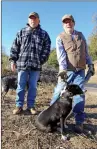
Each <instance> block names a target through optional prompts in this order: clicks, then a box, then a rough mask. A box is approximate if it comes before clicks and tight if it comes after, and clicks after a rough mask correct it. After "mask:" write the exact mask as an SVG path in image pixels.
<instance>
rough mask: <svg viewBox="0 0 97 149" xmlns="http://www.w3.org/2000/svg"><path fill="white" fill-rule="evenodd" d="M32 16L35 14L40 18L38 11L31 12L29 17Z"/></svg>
mask: <svg viewBox="0 0 97 149" xmlns="http://www.w3.org/2000/svg"><path fill="white" fill-rule="evenodd" d="M31 16H35V17H36V18H39V14H38V13H36V12H31V13H30V14H29V17H31Z"/></svg>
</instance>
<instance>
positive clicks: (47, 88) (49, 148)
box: [2, 84, 97, 149]
mask: <svg viewBox="0 0 97 149" xmlns="http://www.w3.org/2000/svg"><path fill="white" fill-rule="evenodd" d="M53 88H54V85H53V84H48V85H47V84H40V85H39V86H38V94H37V99H36V109H37V111H38V112H40V111H42V110H43V109H45V108H46V107H48V106H49V103H50V98H51V97H52V92H53ZM25 100H26V97H25ZM14 108H15V92H12V91H9V93H8V94H7V95H6V97H5V99H4V102H2V149H97V93H95V94H92V92H87V93H86V105H85V112H86V119H85V123H84V133H83V134H82V135H78V134H76V133H75V132H74V131H73V128H74V124H75V121H74V117H73V115H72V116H70V117H69V118H68V120H67V123H68V129H67V130H66V134H65V135H67V134H68V135H69V137H70V140H66V141H64V142H63V141H62V140H61V136H60V133H59V132H55V133H53V134H52V133H48V134H46V133H44V132H40V131H39V130H37V128H36V127H35V124H34V122H35V118H36V117H37V115H35V116H33V115H30V113H27V111H26V101H25V105H24V112H23V113H22V114H21V115H13V114H12V111H13V109H14Z"/></svg>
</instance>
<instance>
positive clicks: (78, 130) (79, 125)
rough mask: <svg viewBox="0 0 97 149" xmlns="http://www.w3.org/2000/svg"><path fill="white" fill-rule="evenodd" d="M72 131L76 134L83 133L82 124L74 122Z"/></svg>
mask: <svg viewBox="0 0 97 149" xmlns="http://www.w3.org/2000/svg"><path fill="white" fill-rule="evenodd" d="M74 131H75V132H76V133H78V134H81V133H83V124H76V125H75V128H74Z"/></svg>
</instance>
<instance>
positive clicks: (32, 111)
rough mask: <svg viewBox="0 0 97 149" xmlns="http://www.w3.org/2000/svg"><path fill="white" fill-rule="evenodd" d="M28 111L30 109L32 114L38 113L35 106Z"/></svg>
mask: <svg viewBox="0 0 97 149" xmlns="http://www.w3.org/2000/svg"><path fill="white" fill-rule="evenodd" d="M28 111H29V112H30V113H31V114H32V115H35V114H36V113H37V112H36V110H35V108H34V107H33V108H30V109H28Z"/></svg>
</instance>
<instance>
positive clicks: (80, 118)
mask: <svg viewBox="0 0 97 149" xmlns="http://www.w3.org/2000/svg"><path fill="white" fill-rule="evenodd" d="M67 76H68V79H67V82H68V83H69V84H71V83H73V84H77V85H79V86H80V87H81V89H82V90H83V89H84V79H85V70H80V71H76V72H74V71H68V72H67ZM65 85H66V84H65V82H63V81H60V80H58V84H57V86H56V87H55V89H54V93H53V96H52V100H51V103H50V105H51V104H53V103H54V102H55V101H56V100H57V99H59V97H60V92H61V90H62V89H63V88H64V87H65ZM84 105H85V95H81V96H80V95H76V96H74V99H73V107H72V108H73V113H74V116H75V121H76V124H80V123H83V122H84V118H85V113H84Z"/></svg>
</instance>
